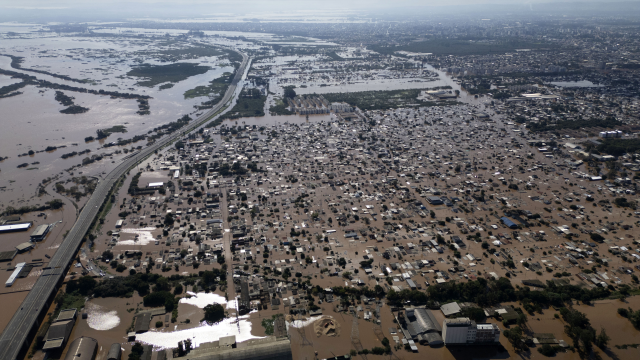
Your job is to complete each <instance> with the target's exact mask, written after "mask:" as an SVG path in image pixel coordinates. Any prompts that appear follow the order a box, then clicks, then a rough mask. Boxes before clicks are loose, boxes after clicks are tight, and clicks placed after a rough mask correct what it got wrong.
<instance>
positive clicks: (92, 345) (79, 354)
mask: <svg viewBox="0 0 640 360" xmlns="http://www.w3.org/2000/svg"><path fill="white" fill-rule="evenodd" d="M97 353H98V341H97V340H96V339H94V338H90V337H86V336H83V337H79V338H77V339H75V340H73V342H72V343H71V345H69V350H68V351H67V355H66V356H65V357H64V360H95V358H96V354H97Z"/></svg>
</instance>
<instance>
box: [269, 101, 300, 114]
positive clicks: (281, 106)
mask: <svg viewBox="0 0 640 360" xmlns="http://www.w3.org/2000/svg"><path fill="white" fill-rule="evenodd" d="M274 100H275V103H276V104H275V105H273V106H271V107H270V108H269V112H270V113H271V115H293V114H295V113H294V112H292V111H289V110H288V109H287V104H286V103H285V102H284V101H283V100H282V99H281V98H275V99H274Z"/></svg>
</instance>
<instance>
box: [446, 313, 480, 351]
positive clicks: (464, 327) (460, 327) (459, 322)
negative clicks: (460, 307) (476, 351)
mask: <svg viewBox="0 0 640 360" xmlns="http://www.w3.org/2000/svg"><path fill="white" fill-rule="evenodd" d="M476 331H477V330H476V322H475V321H472V320H469V318H457V319H446V320H445V321H444V322H443V323H442V338H443V340H444V344H445V345H461V344H472V343H474V342H475V341H476Z"/></svg>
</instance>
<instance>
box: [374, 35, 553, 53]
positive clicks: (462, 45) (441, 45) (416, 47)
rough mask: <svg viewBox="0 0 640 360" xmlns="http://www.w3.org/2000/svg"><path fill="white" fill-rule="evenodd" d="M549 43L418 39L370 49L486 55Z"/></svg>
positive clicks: (544, 46)
mask: <svg viewBox="0 0 640 360" xmlns="http://www.w3.org/2000/svg"><path fill="white" fill-rule="evenodd" d="M555 47H556V46H555V45H554V44H550V43H533V42H525V41H519V40H505V41H500V42H492V43H488V42H478V41H470V40H448V39H442V40H441V39H437V40H427V41H418V42H414V43H411V44H408V45H404V46H373V47H371V50H374V51H377V52H379V53H382V54H393V53H395V52H396V51H409V52H415V53H432V54H434V55H487V54H504V53H506V52H514V51H515V50H516V49H531V50H541V49H551V48H555Z"/></svg>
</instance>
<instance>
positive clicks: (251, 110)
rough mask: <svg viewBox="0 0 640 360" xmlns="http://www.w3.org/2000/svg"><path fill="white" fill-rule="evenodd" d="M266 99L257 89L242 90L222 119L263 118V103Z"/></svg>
mask: <svg viewBox="0 0 640 360" xmlns="http://www.w3.org/2000/svg"><path fill="white" fill-rule="evenodd" d="M265 101H267V97H266V96H264V95H262V93H261V92H260V90H258V89H242V91H241V92H240V96H239V97H238V102H237V103H236V105H235V106H234V107H233V108H232V109H231V111H229V112H228V113H226V114H224V115H222V116H221V118H223V119H238V118H241V117H251V116H264V103H265Z"/></svg>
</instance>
